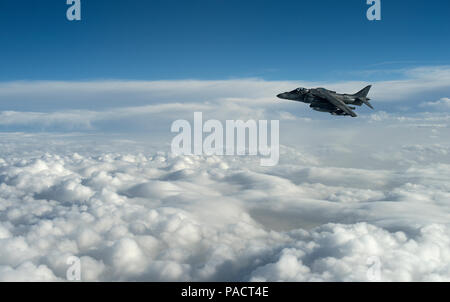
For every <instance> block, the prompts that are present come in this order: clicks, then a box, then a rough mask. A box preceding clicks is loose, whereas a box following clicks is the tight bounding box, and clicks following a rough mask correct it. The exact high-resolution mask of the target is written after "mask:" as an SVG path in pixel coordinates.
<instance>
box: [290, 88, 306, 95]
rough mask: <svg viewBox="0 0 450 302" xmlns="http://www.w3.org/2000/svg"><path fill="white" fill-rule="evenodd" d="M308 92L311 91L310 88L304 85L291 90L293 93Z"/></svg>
mask: <svg viewBox="0 0 450 302" xmlns="http://www.w3.org/2000/svg"><path fill="white" fill-rule="evenodd" d="M308 92H309V89H306V88H302V87H300V88H297V89H295V90H293V91H291V93H299V94H305V93H308Z"/></svg>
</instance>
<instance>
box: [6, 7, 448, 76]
mask: <svg viewBox="0 0 450 302" xmlns="http://www.w3.org/2000/svg"><path fill="white" fill-rule="evenodd" d="M65 2H66V1H65V0H45V1H44V0H42V1H37V0H22V1H13V0H2V1H1V4H0V43H1V47H0V70H1V71H0V81H15V80H72V81H73V80H93V79H138V80H160V79H168V80H171V79H189V78H195V79H230V78H248V77H258V78H264V79H266V80H305V81H337V80H353V79H358V80H374V79H380V78H383V79H388V78H390V77H393V78H395V77H396V76H397V75H395V73H392V70H397V69H402V68H412V67H416V66H424V65H427V66H430V65H440V66H442V65H450V58H449V56H448V50H449V46H450V45H449V43H450V41H449V37H450V20H449V19H448V15H449V12H450V3H449V2H448V1H447V0H433V1H422V0H414V1H406V0H395V1H393V0H382V20H381V21H379V22H369V21H368V20H367V19H366V10H367V8H368V5H367V4H366V3H365V2H366V1H365V0H346V1H335V0H320V1H298V0H297V1H275V0H273V1H272V0H258V1H254V0H246V1H242V0H238V1H236V0H226V1H225V0H191V1H172V0H164V1H153V0H152V1H140V0H134V1H118V0H115V1H107V0H84V1H83V0H82V21H80V22H69V21H67V20H66V16H65V14H66V9H67V7H68V6H67V5H66V4H65ZM367 70H369V71H373V70H375V71H377V72H369V73H367V72H366V71H367Z"/></svg>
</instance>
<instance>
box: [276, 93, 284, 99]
mask: <svg viewBox="0 0 450 302" xmlns="http://www.w3.org/2000/svg"><path fill="white" fill-rule="evenodd" d="M285 95H286V94H285V93H280V94H278V95H277V98H279V99H284V98H285Z"/></svg>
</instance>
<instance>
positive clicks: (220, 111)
mask: <svg viewBox="0 0 450 302" xmlns="http://www.w3.org/2000/svg"><path fill="white" fill-rule="evenodd" d="M401 74H402V78H401V79H399V80H396V81H379V82H377V83H372V84H374V89H373V91H372V92H371V95H370V96H371V98H372V99H373V100H374V101H373V103H374V105H375V107H376V111H375V112H373V111H371V110H370V109H368V108H361V109H359V111H358V112H359V114H360V116H359V118H357V119H348V118H341V117H331V116H329V115H327V114H323V113H318V112H312V111H310V109H309V108H308V107H307V106H305V105H302V104H297V103H294V102H287V101H286V102H284V101H280V100H275V99H274V95H276V94H277V93H279V92H281V91H287V90H290V89H293V88H295V87H298V86H305V87H315V86H325V87H327V88H330V89H334V90H337V91H346V92H351V91H355V92H356V91H357V90H359V89H360V88H361V87H363V86H364V85H365V84H367V83H362V82H342V83H311V82H267V81H263V80H258V79H244V80H242V79H236V80H227V81H194V80H190V81H156V82H132V81H94V82H14V83H1V84H0V131H3V132H0V281H13V280H14V281H19V280H20V281H56V280H65V279H66V273H67V269H68V268H69V265H68V262H67V261H68V259H70V258H71V257H72V256H75V257H78V258H79V259H80V261H81V277H82V279H83V280H85V281H93V280H104V281H125V280H127V281H128V280H146V281H378V280H384V281H425V280H427V281H449V280H450V235H449V234H450V232H449V231H450V229H449V228H450V225H449V223H448V222H449V221H450V209H449V206H450V193H449V192H450V185H449V184H450V144H449V143H448V142H449V141H450V131H448V129H449V124H450V123H449V121H450V115H449V113H448V96H450V72H449V68H448V67H446V66H441V67H426V68H416V69H411V70H403V71H401ZM195 111H201V112H202V113H203V117H204V120H207V119H218V120H226V119H234V120H236V119H241V120H249V119H253V120H257V119H269V120H270V119H279V120H280V143H281V149H280V152H281V154H280V162H279V164H278V165H277V166H275V167H270V168H267V167H266V168H264V167H261V166H260V165H259V162H260V161H259V158H257V157H234V156H224V157H214V156H213V157H204V156H184V157H183V156H182V157H174V156H172V155H171V154H170V149H169V148H170V143H171V140H172V138H173V137H174V136H175V134H173V133H171V132H170V124H171V123H172V122H173V121H175V120H177V119H186V120H192V118H193V113H194V112H195ZM5 131H9V132H5ZM50 132H51V133H52V134H49V133H50Z"/></svg>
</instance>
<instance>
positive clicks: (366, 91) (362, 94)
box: [355, 85, 372, 98]
mask: <svg viewBox="0 0 450 302" xmlns="http://www.w3.org/2000/svg"><path fill="white" fill-rule="evenodd" d="M370 88H372V85H369V86H367V87H365V88H363V89H362V90H361V91H359V92H357V93H355V96H356V97H357V98H365V97H367V95H368V94H369V91H370Z"/></svg>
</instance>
